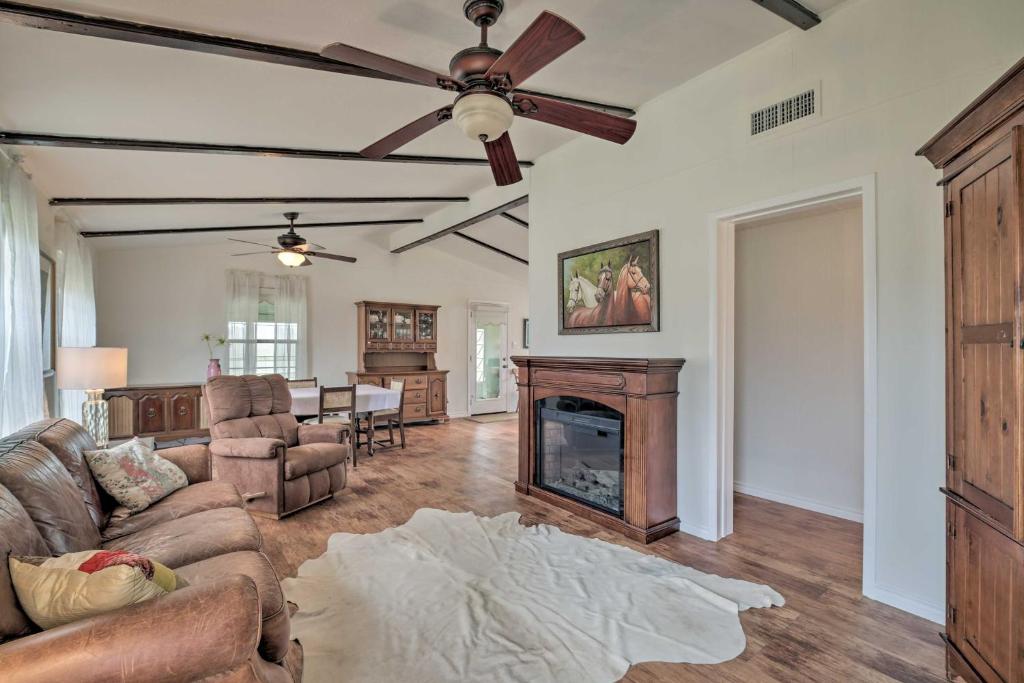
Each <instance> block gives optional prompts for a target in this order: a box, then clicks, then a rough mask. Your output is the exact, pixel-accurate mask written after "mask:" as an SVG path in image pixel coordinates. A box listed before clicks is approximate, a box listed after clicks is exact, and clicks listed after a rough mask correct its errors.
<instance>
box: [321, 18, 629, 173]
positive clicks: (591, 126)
mask: <svg viewBox="0 0 1024 683" xmlns="http://www.w3.org/2000/svg"><path fill="white" fill-rule="evenodd" d="M504 7H505V5H504V0H465V3H464V4H463V7H462V11H463V14H465V15H466V18H467V19H469V20H470V21H471V22H473V23H474V24H476V25H477V26H478V27H479V28H480V44H479V45H477V46H475V47H468V48H466V49H465V50H462V51H460V52H458V53H456V54H455V56H454V57H452V60H451V63H450V64H449V66H448V70H449V72H450V75H448V76H446V75H444V74H440V73H437V72H435V71H431V70H430V69H424V68H421V67H418V66H414V65H412V64H407V63H405V62H401V61H398V60H395V59H391V58H390V57H385V56H383V55H378V54H374V53H373V52H367V51H366V50H362V49H360V48H357V47H352V46H351V45H345V44H343V43H332V44H331V45H328V46H327V47H325V48H324V49H323V50H321V51H320V55H321V56H323V57H326V58H328V59H333V60H336V61H340V62H346V63H349V64H356V65H358V66H363V67H366V68H370V69H374V70H376V71H381V72H383V73H387V74H390V75H392V76H397V77H399V78H402V79H405V80H407V81H412V82H415V83H420V84H422V85H429V86H433V87H438V88H441V89H442V90H449V91H452V92H456V93H458V95H457V96H456V97H455V102H454V103H453V104H451V105H449V106H446V107H442V108H440V109H438V110H437V111H433V112H430V113H429V114H427V115H426V116H423V117H421V118H419V119H416V120H415V121H413V122H412V123H410V124H409V125H407V126H405V127H404V128H399V129H398V130H397V131H395V132H394V133H391V134H390V135H388V136H387V137H384V138H382V139H380V140H378V141H377V142H375V143H373V144H372V145H370V146H369V147H367V148H366V149H364V150H362V151H361V152H360V154H362V155H363V156H365V157H368V158H371V159H380V158H383V157H385V156H387V155H388V154H390V153H391V152H394V151H395V150H396V149H398V148H399V147H401V146H403V145H405V144H406V143H408V142H410V141H412V140H414V139H416V138H417V137H419V136H420V135H423V134H424V133H426V132H428V131H430V130H432V129H433V128H435V127H437V126H439V125H440V124H442V123H444V122H445V121H448V120H449V119H454V121H455V123H456V124H457V125H458V126H459V128H461V129H462V132H463V133H465V134H466V135H467V136H468V137H469V138H470V139H471V140H480V141H481V142H483V143H484V149H485V150H486V152H487V159H488V161H489V162H490V164H491V170H492V171H493V172H494V180H495V182H496V183H497V184H498V185H511V184H513V183H517V182H519V181H520V180H522V179H523V176H522V173H520V171H519V161H518V160H517V159H516V153H515V150H514V149H513V148H512V141H511V139H510V138H509V136H508V129H509V128H510V127H511V126H512V121H513V120H514V117H515V116H522V117H524V118H528V119H534V120H535V121H543V122H544V123H550V124H552V125H555V126H561V127H562V128H569V129H571V130H575V131H577V132H580V133H586V134H587V135H593V136H594V137H598V138H602V139H604V140H610V141H611V142H617V143H618V144H620V145H621V144H625V143H626V142H627V141H628V140H629V139H630V138H631V137H632V136H633V132H634V131H635V130H636V122H635V121H633V120H631V119H627V118H624V117H621V116H615V115H613V114H608V113H606V112H603V111H599V110H596V109H589V108H587V107H581V106H577V105H574V104H568V103H565V102H560V101H557V100H552V99H549V98H546V97H541V96H539V95H533V94H530V95H528V96H527V95H524V94H522V93H518V92H516V90H515V89H516V88H519V87H521V86H522V84H523V82H524V81H526V79H527V78H529V77H530V76H532V75H533V74H535V73H536V72H538V71H540V70H541V69H542V68H544V67H545V66H547V65H548V64H550V63H551V62H553V61H554V60H555V59H557V58H558V57H560V56H562V55H563V54H565V53H566V52H568V51H569V50H570V49H572V48H573V47H575V46H576V45H578V44H579V43H581V42H583V40H584V39H585V38H586V36H584V35H583V33H582V31H580V30H579V29H578V28H576V27H575V26H573V25H572V24H570V23H569V22H568V21H566V20H565V19H562V18H561V17H559V16H558V15H556V14H553V13H551V12H547V11H545V12H541V14H540V15H539V16H538V17H537V18H536V19H535V20H534V21H533V23H532V24H530V26H529V27H528V28H527V29H526V30H525V31H524V32H523V34H522V35H520V36H519V37H518V38H517V39H516V40H515V42H514V43H512V45H511V46H510V47H509V48H508V50H506V51H505V52H504V53H502V51H501V50H497V49H495V48H493V47H490V46H489V45H488V44H487V29H488V27H490V26H493V25H494V23H495V22H497V21H498V17H499V16H501V12H502V10H503V9H504Z"/></svg>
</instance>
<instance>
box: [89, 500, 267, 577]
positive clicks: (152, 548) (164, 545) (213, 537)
mask: <svg viewBox="0 0 1024 683" xmlns="http://www.w3.org/2000/svg"><path fill="white" fill-rule="evenodd" d="M262 543H263V540H262V538H261V536H260V532H259V529H257V528H256V524H255V523H254V522H253V521H252V517H250V516H249V513H248V512H246V511H245V510H241V509H239V508H220V509H219V510H206V511H205V512H197V513H195V514H193V515H188V516H186V517H181V518H179V519H173V520H171V521H169V522H163V523H161V524H154V525H153V526H150V527H146V528H145V529H142V530H140V531H137V532H136V533H134V534H129V535H127V536H121V537H120V538H115V539H113V540H110V541H107V542H106V543H104V544H103V547H104V548H106V549H109V550H128V551H129V552H133V553H136V554H138V555H144V556H146V557H148V558H149V559H151V560H153V561H154V562H159V563H160V564H164V565H167V566H168V567H170V568H171V569H177V568H178V567H181V566H183V565H186V564H192V563H193V562H199V561H200V560H206V559H209V558H211V557H216V556H217V555H223V554H225V553H233V552H238V551H240V550H259V549H260V546H261V545H262Z"/></svg>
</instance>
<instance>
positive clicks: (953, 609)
mask: <svg viewBox="0 0 1024 683" xmlns="http://www.w3.org/2000/svg"><path fill="white" fill-rule="evenodd" d="M949 623H951V624H955V623H956V607H953V606H952V605H950V606H949Z"/></svg>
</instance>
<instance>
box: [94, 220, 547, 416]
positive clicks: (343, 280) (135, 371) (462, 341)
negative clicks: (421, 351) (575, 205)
mask: <svg viewBox="0 0 1024 683" xmlns="http://www.w3.org/2000/svg"><path fill="white" fill-rule="evenodd" d="M372 230H373V229H372V228H370V229H367V230H365V231H364V232H362V233H360V232H359V231H350V232H346V233H345V239H346V241H345V244H344V248H339V249H338V251H340V252H341V253H348V254H352V255H356V256H357V257H358V258H359V261H358V262H357V263H355V264H343V263H334V262H330V261H319V262H317V263H316V265H314V266H313V267H311V268H304V269H302V272H301V274H303V275H308V276H309V278H310V281H309V291H308V299H309V338H310V342H311V344H310V373H309V374H311V375H315V376H317V377H319V379H320V380H321V382H322V383H328V384H342V383H344V382H345V373H346V371H349V370H355V369H356V327H355V325H356V309H355V306H354V305H353V303H354V302H356V301H360V300H363V299H371V300H383V301H399V302H408V303H423V304H439V305H440V306H441V311H440V313H439V324H440V328H439V342H440V344H439V351H438V354H437V365H438V367H439V368H441V369H447V370H450V371H451V372H450V373H449V375H448V411H449V414H450V415H453V416H460V415H465V414H466V412H467V410H466V402H467V395H468V394H467V381H468V380H467V360H466V359H467V353H468V349H467V345H468V317H467V305H468V300H469V299H486V300H489V301H502V302H507V303H509V304H510V305H511V308H512V313H511V320H512V323H513V327H515V326H516V325H519V326H521V325H522V322H521V321H522V319H523V318H524V317H527V313H526V311H527V289H526V272H525V271H526V268H525V267H524V268H522V272H523V276H522V278H520V279H516V278H513V277H509V276H507V275H503V274H501V273H500V272H499V270H500V269H499V268H497V267H489V265H490V266H495V265H496V264H493V263H491V261H490V259H492V258H501V257H499V256H492V255H490V254H489V253H488V252H482V253H481V254H479V258H478V261H477V263H478V264H474V263H473V262H471V261H467V260H464V259H461V258H456V257H455V256H452V255H450V254H448V253H447V252H445V251H444V250H443V249H442V248H435V247H432V246H424V247H419V248H417V249H415V250H413V251H411V252H409V253H407V254H405V255H402V256H393V255H391V254H389V253H388V252H387V251H386V250H385V248H384V245H383V244H381V242H380V240H379V239H374V238H373V237H371V236H370V235H371V233H372ZM360 235H362V237H361V236H360ZM261 237H263V238H265V237H266V236H265V235H263V236H261ZM446 240H450V241H451V244H455V245H457V244H458V243H459V240H457V238H446ZM229 244H230V243H228V242H227V241H225V242H224V243H223V244H207V245H195V246H187V247H160V248H129V249H107V250H103V251H100V252H99V253H98V254H97V257H96V299H97V315H98V319H99V320H98V328H99V332H98V335H99V339H98V343H99V344H100V345H105V346H126V347H128V381H129V382H130V383H132V384H152V383H159V382H196V381H201V380H203V378H204V377H205V372H206V364H207V358H208V353H207V350H206V345H205V344H204V343H203V342H202V341H200V339H199V336H200V335H201V334H202V333H204V332H210V333H212V334H220V333H222V332H223V328H224V291H225V287H226V284H225V276H224V273H225V271H226V269H228V268H241V269H247V270H259V271H265V272H269V273H277V274H281V273H284V272H286V271H287V269H286V268H285V267H284V266H281V265H279V264H277V262H276V261H275V260H274V259H273V258H272V257H270V256H262V255H261V256H247V257H235V258H233V257H230V256H229V254H231V253H233V252H237V251H238V249H237V246H238V245H236V246H235V247H232V246H229ZM438 244H439V245H441V246H442V247H445V248H446V247H447V246H448V245H449V242H448V241H444V242H439V243H438ZM514 265H515V264H514ZM517 267H518V266H517ZM512 341H513V343H514V344H515V346H514V347H513V349H514V351H516V352H518V351H519V350H520V347H521V343H522V340H521V339H519V338H518V336H517V335H513V337H512Z"/></svg>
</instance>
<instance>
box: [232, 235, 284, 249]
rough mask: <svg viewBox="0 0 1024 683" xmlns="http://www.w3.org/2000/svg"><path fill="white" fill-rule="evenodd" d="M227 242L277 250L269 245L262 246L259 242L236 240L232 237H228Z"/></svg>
mask: <svg viewBox="0 0 1024 683" xmlns="http://www.w3.org/2000/svg"><path fill="white" fill-rule="evenodd" d="M228 240H229V241H231V242H241V243H242V244H255V245H256V246H257V247H266V248H267V249H277V247H275V246H272V245H270V244H262V243H260V242H250V241H249V240H236V239H235V238H234V237H229V238H228Z"/></svg>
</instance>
